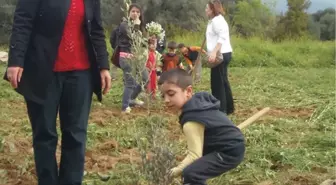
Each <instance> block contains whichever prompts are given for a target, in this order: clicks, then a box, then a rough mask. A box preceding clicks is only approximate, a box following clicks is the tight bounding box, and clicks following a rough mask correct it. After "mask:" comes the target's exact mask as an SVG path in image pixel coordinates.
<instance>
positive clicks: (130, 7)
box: [128, 3, 145, 33]
mask: <svg viewBox="0 0 336 185" xmlns="http://www.w3.org/2000/svg"><path fill="white" fill-rule="evenodd" d="M132 8H137V9H139V10H140V17H139V19H140V21H141V23H140V30H141V32H142V33H144V31H145V21H144V15H143V11H142V8H141V6H140V5H138V4H136V3H132V4H131V5H130V6H129V8H128V14H129V13H130V12H131V10H132Z"/></svg>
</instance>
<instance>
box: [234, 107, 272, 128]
mask: <svg viewBox="0 0 336 185" xmlns="http://www.w3.org/2000/svg"><path fill="white" fill-rule="evenodd" d="M269 110H270V108H269V107H266V108H264V109H262V110H261V111H259V112H257V113H255V114H254V115H253V116H251V117H250V118H248V119H247V120H245V121H244V122H242V123H241V124H239V125H238V126H237V127H238V128H239V129H243V128H245V127H247V126H249V125H250V124H252V123H253V122H254V121H255V120H257V119H258V118H260V117H261V116H262V115H264V114H266V113H267V112H268V111H269Z"/></svg>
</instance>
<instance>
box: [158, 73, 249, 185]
mask: <svg viewBox="0 0 336 185" xmlns="http://www.w3.org/2000/svg"><path fill="white" fill-rule="evenodd" d="M158 84H159V86H160V91H161V93H162V96H163V98H164V101H165V104H166V106H167V107H168V108H172V109H178V110H180V111H181V114H180V116H179V122H180V124H181V127H182V130H183V133H184V135H185V136H186V140H187V144H188V155H187V156H186V157H185V159H184V160H183V161H182V162H181V163H180V164H179V165H178V166H177V167H175V168H173V169H171V171H170V175H171V176H173V177H176V176H179V175H182V179H183V184H185V185H205V184H206V180H208V179H210V178H213V177H217V176H219V175H221V174H223V173H225V172H227V171H229V170H231V169H234V168H236V167H237V166H238V165H239V164H240V163H241V162H242V161H243V159H244V154H245V140H244V136H243V134H242V132H241V131H240V129H239V128H238V127H236V126H235V125H234V124H233V123H232V122H231V121H230V120H229V119H228V117H227V116H226V115H225V114H224V113H223V112H221V111H220V110H219V108H220V102H219V100H217V99H216V98H215V97H213V96H212V95H211V94H209V93H207V92H198V93H195V94H193V90H192V77H191V76H190V75H189V74H188V72H187V71H185V70H183V69H178V68H176V69H172V70H169V71H166V72H164V73H162V75H161V77H160V80H159V82H158Z"/></svg>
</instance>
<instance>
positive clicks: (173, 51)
mask: <svg viewBox="0 0 336 185" xmlns="http://www.w3.org/2000/svg"><path fill="white" fill-rule="evenodd" d="M168 52H169V53H176V49H171V48H169V49H168Z"/></svg>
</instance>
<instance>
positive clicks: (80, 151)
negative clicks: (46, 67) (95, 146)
mask: <svg viewBox="0 0 336 185" xmlns="http://www.w3.org/2000/svg"><path fill="white" fill-rule="evenodd" d="M47 91H48V95H47V99H46V102H45V103H44V104H38V103H36V102H33V101H30V100H27V99H26V103H27V109H28V115H29V120H30V123H31V126H32V130H33V147H34V158H35V166H36V174H37V181H38V185H70V184H71V185H81V184H82V180H83V172H84V163H85V149H86V136H87V135H86V134H87V125H88V119H89V113H90V107H91V100H92V94H93V90H92V81H91V73H90V71H89V70H85V71H71V72H60V73H55V75H54V79H53V81H52V83H51V84H50V85H49V87H48V89H47ZM57 112H59V116H60V126H61V132H62V154H61V162H60V167H59V170H58V167H57V163H56V156H55V151H56V146H57V140H58V135H57V131H56V117H57Z"/></svg>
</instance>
